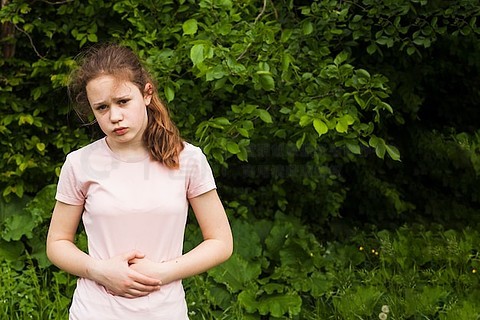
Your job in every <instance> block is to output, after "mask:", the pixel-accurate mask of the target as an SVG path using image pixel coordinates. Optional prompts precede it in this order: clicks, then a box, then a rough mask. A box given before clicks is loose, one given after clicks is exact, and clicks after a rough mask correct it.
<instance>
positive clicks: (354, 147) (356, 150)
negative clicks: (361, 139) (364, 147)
mask: <svg viewBox="0 0 480 320" xmlns="http://www.w3.org/2000/svg"><path fill="white" fill-rule="evenodd" d="M345 145H346V146H347V149H348V150H350V152H351V153H353V154H360V153H361V151H360V146H359V145H358V143H356V142H353V141H348V142H347V143H346V144H345Z"/></svg>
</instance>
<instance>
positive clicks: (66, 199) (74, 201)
mask: <svg viewBox="0 0 480 320" xmlns="http://www.w3.org/2000/svg"><path fill="white" fill-rule="evenodd" d="M55 200H57V201H60V202H63V203H66V204H69V205H74V206H80V205H83V203H84V201H83V200H78V199H74V198H70V197H67V196H65V195H62V194H58V193H57V195H56V196H55Z"/></svg>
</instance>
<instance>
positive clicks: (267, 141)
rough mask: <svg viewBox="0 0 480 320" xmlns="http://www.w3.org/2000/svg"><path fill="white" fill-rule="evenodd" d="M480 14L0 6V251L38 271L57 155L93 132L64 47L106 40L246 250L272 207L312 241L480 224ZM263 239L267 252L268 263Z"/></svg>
mask: <svg viewBox="0 0 480 320" xmlns="http://www.w3.org/2000/svg"><path fill="white" fill-rule="evenodd" d="M479 12H480V7H479V6H478V1H474V0H462V1H439V0H436V1H434V0H431V1H426V0H396V1H393V0H392V1H380V2H379V1H371V0H352V1H326V0H322V1H293V0H278V1H253V0H247V1H230V0H200V1H193V0H190V1H187V0H178V1H173V0H171V1H154V0H150V1H136V0H122V1H79V0H67V1H40V0H38V1H23V0H7V1H3V2H2V8H1V10H0V22H1V23H2V33H1V38H0V48H1V50H2V54H1V55H0V68H1V74H0V155H1V160H0V190H1V191H2V199H1V201H0V230H1V239H0V244H1V247H0V252H1V253H2V255H3V256H4V257H6V259H7V260H11V261H14V262H15V264H16V265H17V267H18V268H19V269H21V268H22V267H24V266H25V262H26V261H27V260H28V259H27V255H26V253H28V255H30V256H33V257H34V261H35V263H36V264H38V265H40V266H42V267H48V266H49V263H48V261H46V259H45V256H44V253H43V251H44V247H43V246H44V245H43V243H44V237H45V233H46V228H47V225H48V219H49V215H50V211H51V208H52V205H53V201H54V200H53V197H54V192H55V183H56V181H57V177H58V173H59V170H60V166H61V164H62V162H63V160H64V158H65V155H66V154H67V153H68V152H70V151H72V150H74V149H76V148H79V147H81V146H83V145H85V144H87V143H88V142H89V141H91V140H92V139H94V138H96V137H98V130H97V129H96V128H94V127H92V126H90V125H85V124H83V123H81V122H80V121H79V120H78V118H77V117H76V115H75V114H74V112H72V110H71V106H70V103H69V101H68V97H67V93H66V89H65V85H66V83H67V82H68V75H69V73H70V71H71V70H72V68H74V66H75V60H74V57H75V56H76V55H77V54H78V53H79V52H80V51H81V50H82V49H84V48H86V47H88V46H90V45H94V44H95V43H98V42H105V41H115V42H120V43H122V44H125V45H127V46H130V47H132V48H133V49H134V50H136V51H137V52H138V53H139V55H140V56H141V57H142V58H143V59H144V60H145V62H146V64H147V65H148V67H149V69H150V70H151V71H152V73H153V74H154V75H155V76H156V78H157V81H158V87H159V90H160V93H161V96H162V97H163V98H164V100H165V102H166V103H167V105H168V106H169V108H170V110H171V113H172V117H173V118H174V120H175V122H176V123H177V125H178V126H179V128H180V131H181V132H182V134H183V136H184V137H185V138H186V139H187V140H188V141H191V142H192V143H194V144H197V145H199V146H201V147H202V149H203V150H204V152H205V153H206V155H207V157H208V158H209V160H210V163H211V165H212V167H213V169H214V171H215V174H216V177H217V182H218V186H219V191H220V194H221V196H222V199H223V201H224V203H225V206H226V208H227V211H228V214H229V216H230V218H231V220H232V221H234V224H236V223H238V224H241V225H242V224H243V223H244V221H249V222H250V223H251V224H255V223H256V222H258V223H259V224H258V226H257V228H256V229H248V228H247V229H245V230H246V231H245V232H247V231H248V232H252V233H257V234H259V239H258V241H259V244H258V245H259V246H260V245H262V243H263V242H262V241H266V233H268V230H271V229H272V228H274V223H275V222H276V221H278V220H279V219H280V221H283V220H282V219H283V218H281V217H284V216H286V217H290V218H291V219H295V221H298V223H299V224H296V223H297V222H295V223H294V225H295V226H296V228H306V229H308V230H309V232H312V234H314V235H315V237H316V239H317V240H321V241H324V240H331V241H336V240H342V239H346V238H348V237H349V236H352V234H355V233H356V232H357V231H359V230H360V231H361V230H372V229H373V230H376V229H388V230H395V229H397V228H399V227H400V226H402V225H405V224H408V225H412V224H416V223H421V224H423V225H424V227H425V228H427V229H428V228H430V227H431V228H435V227H436V226H438V225H443V226H448V227H450V228H455V229H457V230H462V229H463V228H465V227H466V226H477V225H478V222H479V215H478V214H477V213H478V209H479V201H480V199H479V197H480V196H479V195H480V192H479V187H478V185H479V184H478V183H477V182H478V175H479V174H480V160H479V152H480V151H479V150H480V131H479V129H478V125H477V124H478V122H479V117H480V113H479V112H478V111H477V109H478V107H479V104H480V95H479V89H478V87H479V86H478V85H479V82H480V78H479V69H480V68H479V67H480V45H479V43H480V42H479V39H478V38H479V28H478V23H477V17H478V15H479ZM297 219H298V220H297ZM289 223H293V222H291V221H290V220H288V221H287V222H285V225H289ZM262 226H263V227H262ZM299 226H302V227H299ZM238 228H239V230H243V229H242V228H243V227H238ZM285 228H286V229H285V230H287V229H288V228H287V227H285ZM294 229H295V228H294V227H292V228H291V230H294ZM285 230H283V231H282V230H280V231H278V232H279V234H281V233H282V232H284V231H285ZM288 230H290V229H288ZM302 230H303V229H302ZM285 232H286V231H285ZM262 234H263V235H264V236H262ZM299 237H300V238H301V240H298V243H300V244H301V245H300V246H307V245H306V243H309V245H315V244H314V243H316V242H315V241H313V240H308V241H307V240H305V239H310V238H309V236H305V237H303V236H299ZM300 238H299V239H300ZM271 241H273V240H271ZM292 241H293V240H292ZM309 241H310V242H309ZM311 241H313V242H311ZM273 242H275V241H273ZM293 242H294V241H293ZM295 243H297V242H295ZM289 245H292V248H294V247H295V245H296V244H295V245H294V244H292V243H290V244H289ZM277 249H278V248H277V247H276V246H275V245H273V244H271V245H270V246H267V247H264V250H266V252H267V254H266V256H267V257H268V261H270V262H271V263H273V261H280V260H279V259H280V257H278V256H275V255H274V254H272V253H271V252H270V250H277ZM292 250H294V249H292ZM245 256H247V257H249V258H251V259H254V258H255V257H257V255H256V254H251V253H250V255H248V254H244V255H243V257H244V258H245ZM19 257H20V258H19ZM282 261H284V260H282ZM284 262H285V261H284ZM263 266H265V264H263V265H262V268H263ZM259 268H260V266H259ZM258 270H260V269H258ZM262 270H263V272H264V274H263V275H265V274H269V272H273V269H271V268H270V269H268V268H266V269H262ZM305 272H306V274H308V272H310V271H305ZM252 274H254V275H255V272H253V273H252ZM275 277H277V278H275V279H277V280H278V279H279V278H281V279H284V280H285V279H286V278H288V277H289V275H275ZM282 277H283V278H282ZM247 278H248V277H247ZM247 278H246V279H247ZM264 279H265V278H264ZM268 279H270V278H268ZM219 281H220V280H219ZM230 289H231V288H230ZM253 289H254V288H253ZM253 289H252V290H253ZM310 289H311V288H310ZM317 289H318V288H317ZM317 289H316V290H317ZM324 289H325V288H324ZM232 290H233V289H232ZM235 290H236V289H235ZM235 290H233V291H232V292H235ZM272 290H273V289H272ZM312 290H313V289H312ZM318 290H320V289H318ZM297 291H298V290H297ZM289 294H290V293H289ZM243 297H244V298H245V299H247V298H248V299H250V298H251V297H250V296H248V294H245V295H244V296H243ZM248 299H247V300H248ZM294 300H295V299H294ZM245 301H246V300H245ZM258 308H260V309H261V307H260V306H259V307H258ZM260 309H258V310H260ZM258 310H257V311H258ZM277 311H278V310H277ZM252 312H253V311H252ZM259 312H260V311H259ZM278 312H280V313H281V311H278ZM285 312H286V311H285Z"/></svg>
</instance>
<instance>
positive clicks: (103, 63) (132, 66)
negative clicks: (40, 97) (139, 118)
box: [68, 44, 183, 168]
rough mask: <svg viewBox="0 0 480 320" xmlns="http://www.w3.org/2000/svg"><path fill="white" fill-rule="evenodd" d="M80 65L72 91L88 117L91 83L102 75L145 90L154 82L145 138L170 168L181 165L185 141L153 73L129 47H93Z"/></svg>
mask: <svg viewBox="0 0 480 320" xmlns="http://www.w3.org/2000/svg"><path fill="white" fill-rule="evenodd" d="M79 64H80V65H79V67H78V68H77V69H76V70H75V71H74V72H73V73H72V75H71V79H70V83H69V86H68V92H69V96H70V99H71V100H72V102H73V103H74V105H75V111H76V112H77V114H78V116H79V117H80V118H81V119H82V120H84V119H85V118H86V117H88V116H90V115H91V114H92V109H91V107H90V104H89V102H88V98H87V89H86V87H87V83H88V82H89V81H90V80H92V79H95V78H96V77H98V76H100V75H112V76H114V77H117V78H121V79H122V78H123V79H125V80H128V81H131V82H132V83H134V84H135V85H136V86H137V87H138V88H139V90H140V91H141V92H142V93H145V92H144V89H145V85H146V84H147V83H150V84H151V85H152V87H153V88H152V92H149V93H151V94H152V99H151V102H150V104H149V105H148V106H147V114H148V125H147V128H146V129H145V132H144V133H143V141H144V143H145V145H146V146H147V148H148V150H149V152H150V156H151V157H152V159H154V160H157V161H159V162H161V163H163V164H165V165H166V166H167V167H168V168H178V167H179V154H180V152H181V151H182V150H183V140H182V138H181V137H180V134H179V131H178V129H177V127H176V126H175V124H174V123H173V121H172V120H171V118H170V115H169V113H168V110H167V108H166V107H165V105H164V104H163V103H162V101H161V99H160V97H159V96H158V92H157V89H156V84H155V83H154V81H153V79H152V77H151V76H150V74H149V73H148V72H147V71H146V70H145V68H144V67H143V65H142V63H141V61H140V59H139V58H138V56H137V55H136V54H135V53H134V52H133V51H132V50H130V49H129V48H127V47H124V46H121V45H118V44H103V45H98V46H93V47H91V48H89V49H88V50H87V51H86V52H85V53H84V54H83V55H81V56H80V57H79Z"/></svg>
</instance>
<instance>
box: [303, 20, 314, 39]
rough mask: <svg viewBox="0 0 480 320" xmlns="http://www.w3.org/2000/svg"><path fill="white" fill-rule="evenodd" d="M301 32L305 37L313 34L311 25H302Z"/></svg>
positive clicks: (307, 22) (308, 23)
mask: <svg viewBox="0 0 480 320" xmlns="http://www.w3.org/2000/svg"><path fill="white" fill-rule="evenodd" d="M302 32H303V34H304V35H305V36H307V35H309V34H311V33H312V32H313V24H312V23H311V22H310V21H306V22H304V23H303V26H302Z"/></svg>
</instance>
